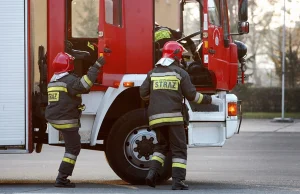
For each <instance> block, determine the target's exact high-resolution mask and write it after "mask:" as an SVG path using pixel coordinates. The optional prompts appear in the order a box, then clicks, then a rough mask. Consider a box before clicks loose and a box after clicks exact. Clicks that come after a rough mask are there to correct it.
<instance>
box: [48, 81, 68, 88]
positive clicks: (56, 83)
mask: <svg viewBox="0 0 300 194" xmlns="http://www.w3.org/2000/svg"><path fill="white" fill-rule="evenodd" d="M55 86H62V87H65V88H66V87H67V84H66V83H64V82H50V83H49V84H48V88H50V87H55Z"/></svg>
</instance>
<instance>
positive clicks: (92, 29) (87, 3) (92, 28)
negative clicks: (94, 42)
mask: <svg viewBox="0 0 300 194" xmlns="http://www.w3.org/2000/svg"><path fill="white" fill-rule="evenodd" d="M71 19H72V20H71V21H72V22H71V26H72V28H71V29H72V37H74V38H98V23H99V0H73V1H72V4H71Z"/></svg>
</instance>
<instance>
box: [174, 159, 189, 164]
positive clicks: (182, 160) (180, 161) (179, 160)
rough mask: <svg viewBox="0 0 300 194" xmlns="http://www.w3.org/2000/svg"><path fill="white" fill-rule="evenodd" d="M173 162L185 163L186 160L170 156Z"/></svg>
mask: <svg viewBox="0 0 300 194" xmlns="http://www.w3.org/2000/svg"><path fill="white" fill-rule="evenodd" d="M172 162H173V163H181V164H186V160H185V159H182V158H172Z"/></svg>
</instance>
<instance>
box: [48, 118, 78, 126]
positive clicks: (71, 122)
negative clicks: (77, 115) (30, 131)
mask: <svg viewBox="0 0 300 194" xmlns="http://www.w3.org/2000/svg"><path fill="white" fill-rule="evenodd" d="M48 122H49V123H51V124H57V125H62V124H74V123H75V124H78V119H69V120H50V119H48Z"/></svg>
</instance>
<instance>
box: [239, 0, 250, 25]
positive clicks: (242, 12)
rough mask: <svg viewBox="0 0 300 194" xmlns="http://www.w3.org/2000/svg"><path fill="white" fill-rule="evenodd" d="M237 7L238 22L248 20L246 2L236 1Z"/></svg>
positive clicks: (244, 0) (246, 0) (242, 0)
mask: <svg viewBox="0 0 300 194" xmlns="http://www.w3.org/2000/svg"><path fill="white" fill-rule="evenodd" d="M237 1H238V5H239V8H238V9H239V10H238V15H239V21H241V22H244V21H247V20H248V0H237Z"/></svg>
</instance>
